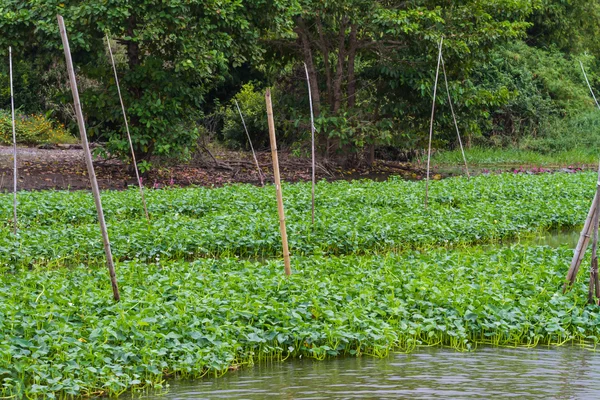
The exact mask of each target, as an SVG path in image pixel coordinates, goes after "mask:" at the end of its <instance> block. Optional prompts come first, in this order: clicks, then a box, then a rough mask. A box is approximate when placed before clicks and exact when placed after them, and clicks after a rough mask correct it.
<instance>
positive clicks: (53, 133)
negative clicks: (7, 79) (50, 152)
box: [0, 110, 77, 145]
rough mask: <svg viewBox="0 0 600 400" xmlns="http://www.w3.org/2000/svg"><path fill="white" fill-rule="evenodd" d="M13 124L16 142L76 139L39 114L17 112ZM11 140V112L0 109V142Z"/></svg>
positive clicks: (65, 141)
mask: <svg viewBox="0 0 600 400" xmlns="http://www.w3.org/2000/svg"><path fill="white" fill-rule="evenodd" d="M15 125H16V134H17V143H20V144H27V145H36V144H47V143H50V144H57V143H74V142H76V141H77V140H76V139H75V138H74V137H73V136H71V135H70V134H69V132H68V131H67V130H66V129H65V127H64V126H63V125H58V124H56V123H55V122H53V121H52V120H51V119H49V118H47V117H46V116H44V115H41V114H31V115H24V114H17V115H16V118H15ZM12 141H13V140H12V118H11V113H10V112H9V111H6V110H0V143H1V144H12Z"/></svg>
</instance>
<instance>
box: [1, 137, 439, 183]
mask: <svg viewBox="0 0 600 400" xmlns="http://www.w3.org/2000/svg"><path fill="white" fill-rule="evenodd" d="M257 157H258V160H259V165H260V168H261V171H262V172H263V175H264V177H265V178H264V181H265V182H272V180H273V173H272V167H271V166H272V163H271V154H270V153H269V152H261V153H258V154H257ZM17 161H18V187H19V189H20V190H43V189H55V190H65V189H69V190H86V189H90V183H89V178H88V174H87V169H86V166H85V161H84V157H83V150H82V149H81V148H78V146H61V147H58V148H52V149H41V148H28V147H19V148H18V149H17ZM279 163H280V169H281V176H282V179H283V180H285V181H288V182H297V181H308V180H310V179H311V162H310V160H308V159H304V158H297V157H293V156H291V155H290V154H288V153H285V152H284V153H282V154H280V156H279ZM94 169H95V171H96V176H97V179H98V185H99V186H100V188H101V189H124V188H127V187H128V186H130V185H136V179H135V175H134V174H133V173H132V171H131V168H130V166H129V165H127V164H125V163H123V162H121V161H119V160H104V159H102V158H99V157H96V158H95V160H94ZM12 174H13V155H12V148H11V147H6V146H0V191H8V190H11V189H12V181H13V179H12ZM316 175H317V179H327V180H339V179H345V180H352V179H374V180H385V179H387V178H388V177H389V176H392V175H399V176H402V177H403V178H406V179H420V178H422V177H423V172H422V170H420V169H419V168H418V167H416V166H415V165H413V164H410V163H401V162H382V161H378V162H377V163H376V164H375V165H374V166H373V167H372V168H368V167H364V168H360V169H352V170H347V169H344V168H342V167H341V166H339V165H335V164H332V163H324V162H320V163H318V167H317V173H316ZM438 179H439V178H438ZM142 180H143V183H144V185H145V186H146V187H153V188H162V187H168V186H191V185H195V186H209V187H212V186H222V185H224V184H230V183H250V184H255V185H260V183H261V181H260V178H259V174H258V171H257V168H256V166H255V164H254V160H253V158H252V155H251V154H249V153H245V152H231V151H211V153H210V154H209V153H207V152H203V153H202V154H199V155H197V156H196V157H195V158H194V160H193V161H192V162H190V163H188V164H176V165H173V164H160V163H155V167H154V168H153V169H152V170H151V171H150V172H148V173H146V174H144V175H143V178H142Z"/></svg>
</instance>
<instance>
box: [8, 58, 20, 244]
mask: <svg viewBox="0 0 600 400" xmlns="http://www.w3.org/2000/svg"><path fill="white" fill-rule="evenodd" d="M8 70H9V75H10V110H11V116H12V139H13V230H14V233H15V235H16V234H17V231H18V227H17V178H18V173H17V128H16V125H15V96H14V92H13V69H12V48H11V47H9V48H8Z"/></svg>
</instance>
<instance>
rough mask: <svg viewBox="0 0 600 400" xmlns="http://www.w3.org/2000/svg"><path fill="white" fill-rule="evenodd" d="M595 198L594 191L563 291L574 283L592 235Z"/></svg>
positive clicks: (595, 210) (596, 197)
mask: <svg viewBox="0 0 600 400" xmlns="http://www.w3.org/2000/svg"><path fill="white" fill-rule="evenodd" d="M597 199H598V194H597V193H596V194H595V195H594V199H593V200H592V205H591V206H590V210H589V212H588V215H587V218H586V219H585V224H584V225H583V229H582V230H581V234H580V235H579V241H578V242H577V246H576V247H575V253H574V254H573V259H572V260H571V266H570V267H569V272H568V273H567V282H565V284H564V286H563V293H566V292H567V290H569V289H570V288H571V287H572V286H573V284H574V283H575V279H577V272H579V267H580V266H581V261H583V257H584V255H585V250H586V249H587V247H588V244H589V242H590V237H591V235H592V225H593V224H592V221H593V219H594V218H595V215H596V212H597V207H596V202H597Z"/></svg>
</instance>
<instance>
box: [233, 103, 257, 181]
mask: <svg viewBox="0 0 600 400" xmlns="http://www.w3.org/2000/svg"><path fill="white" fill-rule="evenodd" d="M233 101H235V106H236V107H237V109H238V112H239V113H240V118H241V119H242V125H244V130H245V131H246V136H247V137H248V143H250V149H251V150H252V156H253V157H254V163H256V169H257V170H258V178H259V179H260V186H265V181H264V179H263V173H262V170H261V169H260V165H259V164H258V158H256V153H255V152H254V146H252V139H250V133H248V128H246V121H244V116H243V115H242V110H241V109H240V105H239V104H238V102H237V100H236V99H233Z"/></svg>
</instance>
